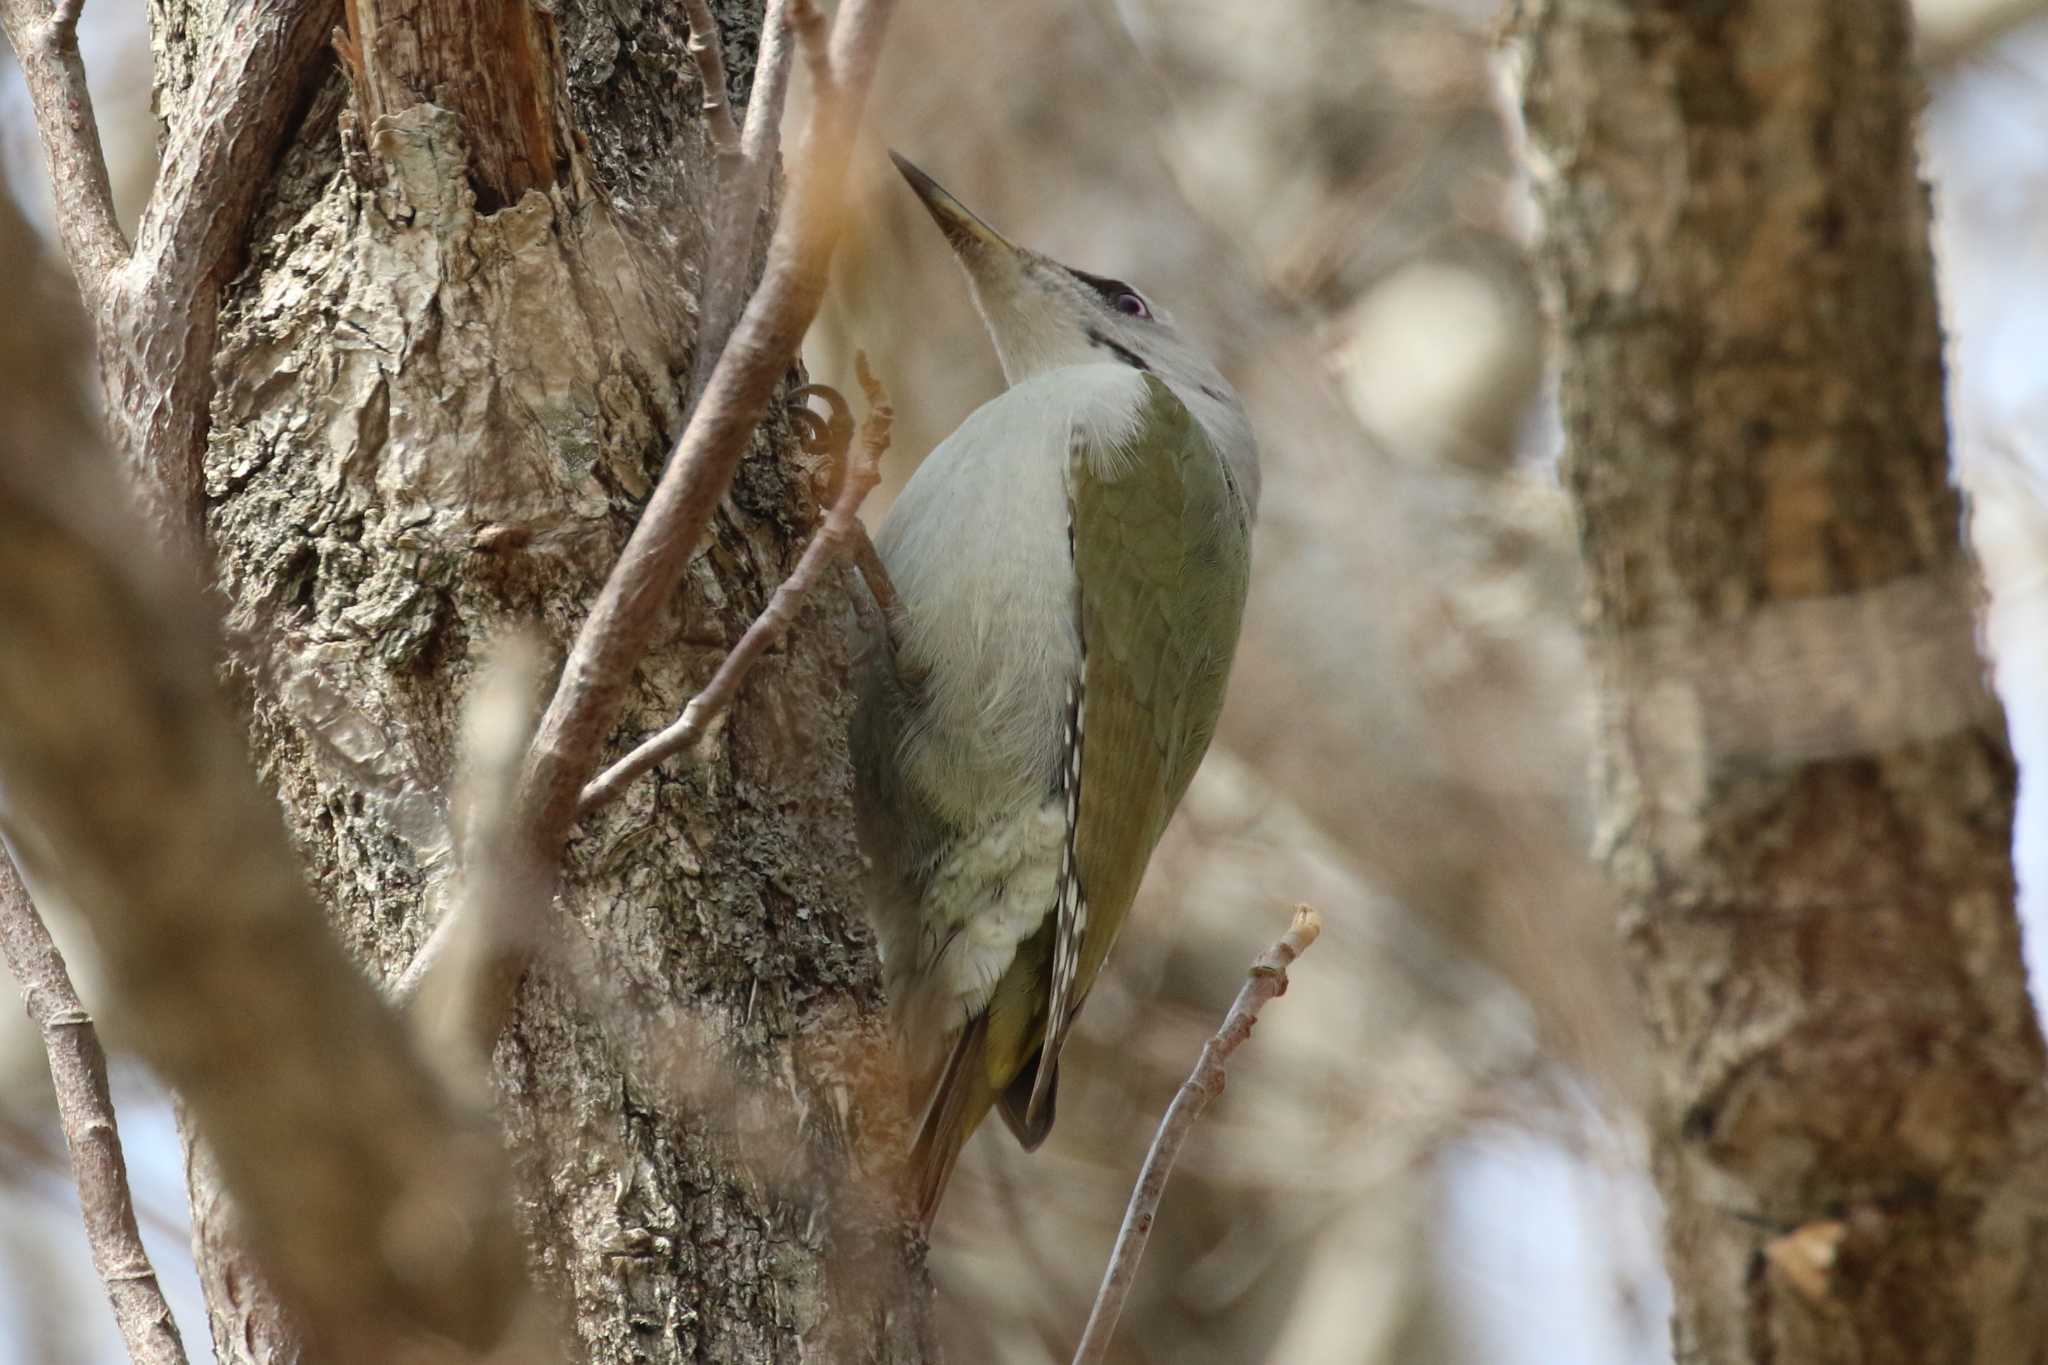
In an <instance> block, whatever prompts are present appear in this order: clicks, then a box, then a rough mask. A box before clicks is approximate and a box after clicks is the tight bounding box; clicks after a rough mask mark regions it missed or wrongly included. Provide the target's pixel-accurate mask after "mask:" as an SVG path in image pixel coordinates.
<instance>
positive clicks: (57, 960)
mask: <svg viewBox="0 0 2048 1365" xmlns="http://www.w3.org/2000/svg"><path fill="white" fill-rule="evenodd" d="M0 957H5V958H6V959H7V969H8V970H9V971H10V972H12V973H13V974H14V979H15V981H16V982H18V983H19V984H20V986H21V995H22V1000H23V1003H25V1004H26V1005H27V1006H28V1015H29V1018H30V1019H31V1020H33V1021H34V1022H35V1025H36V1028H37V1029H38V1030H39V1031H40V1032H41V1033H42V1035H43V1048H44V1050H45V1051H46V1052H47V1053H48V1054H49V1058H50V1082H51V1084H52V1086H53V1087H54V1088H55V1089H56V1092H57V1116H58V1119H59V1121H60V1122H61V1123H62V1124H63V1128H64V1145H65V1146H66V1147H67V1148H69V1149H70V1151H71V1171H72V1175H73V1176H74V1177H75V1178H76V1179H77V1181H78V1206H79V1209H80V1211H81V1212H82V1213H83V1214H84V1215H85V1240H86V1243H87V1244H88V1245H89V1246H90V1247H91V1248H92V1264H93V1269H95V1270H97V1271H98V1272H99V1277H100V1283H101V1284H102V1285H103V1286H105V1288H106V1291H107V1299H108V1301H109V1302H110V1303H111V1304H112V1305H113V1308H114V1324H115V1326H117V1327H118V1328H120V1331H121V1340H122V1341H123V1342H124V1343H125V1344H126V1345H127V1347H128V1358H129V1360H130V1361H132V1362H134V1365H185V1343H184V1342H183V1341H182V1340H180V1339H179V1337H178V1324H177V1322H176V1320H175V1319H173V1318H172V1317H171V1306H170V1305H169V1304H168V1303H166V1302H165V1301H164V1291H163V1287H162V1286H161V1285H160V1284H158V1283H157V1278H156V1268H155V1267H154V1266H152V1265H151V1264H150V1262H149V1253H148V1252H147V1251H145V1250H143V1246H142V1232H141V1230H140V1229H139V1228H138V1227H137V1226H136V1222H135V1199H134V1193H133V1191H132V1190H131V1189H130V1188H129V1185H128V1163H127V1161H126V1160H125V1159H124V1158H123V1156H122V1155H121V1132H120V1129H119V1128H118V1127H116V1126H115V1123H114V1099H113V1095H112V1094H111V1093H110V1092H109V1091H108V1089H107V1055H106V1053H105V1052H104V1051H102V1050H101V1048H100V1039H99V1032H98V1030H96V1029H94V1028H93V1024H92V1019H91V1017H90V1016H88V1015H87V1014H86V1012H85V1006H84V1004H83V1003H81V1002H80V1000H79V998H78V992H77V991H76V990H74V989H73V988H72V985H71V974H70V973H69V972H68V971H66V970H65V968H64V958H63V955H62V954H60V953H59V952H58V951H57V944H56V942H55V940H53V939H52V938H51V937H50V931H49V930H48V929H47V928H46V927H44V924H43V921H42V917H41V916H40V915H38V914H37V913H36V907H35V905H34V903H33V902H32V901H30V899H29V894H28V887H26V886H25V885H23V884H22V880H21V874H20V873H19V872H18V871H17V870H16V869H15V866H14V863H13V861H12V860H11V859H10V858H9V857H8V855H7V852H6V850H5V848H4V847H0Z"/></svg>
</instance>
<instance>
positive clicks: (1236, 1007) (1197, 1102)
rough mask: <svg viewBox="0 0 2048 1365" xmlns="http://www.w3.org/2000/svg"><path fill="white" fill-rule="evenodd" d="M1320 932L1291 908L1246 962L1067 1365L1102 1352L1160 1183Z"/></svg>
mask: <svg viewBox="0 0 2048 1365" xmlns="http://www.w3.org/2000/svg"><path fill="white" fill-rule="evenodd" d="M1322 931H1323V921H1322V917H1321V916H1319V915H1317V914H1316V912H1315V911H1314V910H1312V909H1310V908H1309V907H1308V906H1306V905H1297V906H1296V907H1295V908H1294V922H1293V923H1292V924H1291V925H1289V926H1288V929H1287V932H1286V933H1285V934H1282V935H1281V936H1280V939H1279V941H1278V942H1276V943H1275V944H1274V945H1273V946H1272V947H1270V948H1268V949H1267V950H1266V951H1265V952H1263V953H1261V954H1259V955H1258V957H1257V958H1255V959H1253V961H1252V966H1251V972H1250V973H1249V975H1247V976H1246V978H1245V983H1244V987H1243V989H1241V990H1239V991H1238V993H1237V1000H1236V1002H1235V1003H1234V1004H1232V1005H1231V1007H1230V1013H1229V1014H1227V1015H1225V1016H1224V1018H1223V1027H1221V1028H1219V1029H1217V1030H1216V1036H1215V1037H1213V1038H1211V1039H1209V1041H1207V1042H1206V1043H1204V1044H1202V1056H1201V1059H1200V1060H1199V1061H1197V1062H1196V1063H1195V1069H1194V1070H1193V1071H1192V1072H1190V1073H1189V1075H1188V1078H1187V1080H1185V1081H1183V1082H1182V1083H1181V1087H1180V1092H1179V1093H1178V1094H1176V1095H1175V1096H1174V1097H1173V1103H1172V1104H1171V1105H1169V1106H1167V1110H1166V1117H1165V1118H1164V1119H1162V1120H1161V1121H1160V1124H1159V1131H1158V1133H1156V1134H1155V1135H1154V1136H1153V1138H1152V1150H1151V1151H1149V1152H1147V1153H1146V1154H1145V1165H1144V1168H1143V1169H1142V1170H1141V1171H1140V1172H1139V1173H1138V1185H1137V1188H1136V1189H1134V1190H1132V1191H1131V1202H1130V1206H1129V1207H1128V1208H1126V1209H1125V1210H1124V1225H1123V1227H1122V1228H1121V1229H1119V1230H1118V1232H1117V1235H1116V1248H1115V1250H1113V1251H1112V1252H1111V1253H1110V1257H1109V1269H1108V1270H1107V1271H1106V1272H1104V1274H1103V1277H1102V1289H1101V1291H1100V1292H1099V1293H1097V1294H1096V1296H1095V1308H1094V1311H1093V1312H1091V1313H1089V1315H1088V1328H1087V1330H1086V1331H1085V1332H1083V1333H1082V1334H1081V1345H1080V1347H1079V1348H1078V1349H1077V1350H1075V1352H1074V1365H1091V1362H1094V1361H1099V1360H1101V1359H1102V1357H1103V1353H1104V1352H1105V1351H1107V1350H1108V1349H1109V1338H1110V1334H1111V1333H1112V1332H1114V1331H1116V1320H1117V1318H1118V1317H1119V1316H1120V1315H1121V1314H1122V1313H1123V1310H1124V1300H1125V1299H1126V1298H1128V1297H1129V1296H1130V1292H1131V1284H1132V1282H1133V1281H1134V1280H1136V1278H1137V1275H1138V1259H1139V1258H1140V1257H1141V1256H1143V1255H1144V1254H1145V1242H1146V1239H1147V1238H1149V1237H1150V1236H1151V1235H1152V1223H1153V1220H1154V1219H1155V1218H1157V1217H1158V1215H1159V1200H1160V1196H1162V1195H1163V1194H1165V1193H1166V1177H1167V1176H1168V1175H1170V1174H1171V1173H1172V1171H1173V1163H1174V1159H1175V1158H1177V1157H1178V1156H1179V1155H1180V1149H1181V1148H1182V1147H1183V1146H1184V1145H1186V1143H1187V1140H1188V1134H1189V1133H1191V1132H1193V1131H1194V1127H1195V1120H1196V1119H1198V1118H1200V1117H1201V1115H1202V1111H1203V1110H1204V1109H1206V1108H1207V1107H1208V1106H1209V1102H1210V1101H1211V1100H1213V1099H1215V1098H1216V1097H1217V1096H1218V1095H1220V1094H1222V1093H1223V1068H1224V1064H1225V1063H1226V1062H1228V1061H1229V1060H1230V1054H1231V1053H1233V1052H1235V1051H1237V1050H1238V1048H1240V1047H1242V1046H1243V1045H1244V1042H1245V1040H1246V1039H1247V1038H1250V1037H1251V1036H1252V1025H1253V1024H1255V1023H1257V1022H1258V1018H1259V1011H1260V1010H1262V1009H1264V1008H1265V1006H1266V1002H1267V1001H1268V1000H1271V999H1273V998H1274V997H1275V996H1278V995H1283V994H1285V993H1286V991H1287V969H1288V967H1289V966H1291V965H1292V964H1293V962H1294V960H1295V959H1296V958H1298V957H1300V956H1301V955H1302V954H1303V953H1304V952H1306V951H1308V947H1309V945H1310V944H1312V943H1314V942H1315V941H1316V936H1317V935H1318V934H1320V933H1322Z"/></svg>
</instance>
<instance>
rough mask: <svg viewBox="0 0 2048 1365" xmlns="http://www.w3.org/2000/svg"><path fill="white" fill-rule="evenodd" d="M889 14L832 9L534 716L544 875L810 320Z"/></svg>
mask: <svg viewBox="0 0 2048 1365" xmlns="http://www.w3.org/2000/svg"><path fill="white" fill-rule="evenodd" d="M799 8H801V7H799ZM892 8H893V0H848V3H847V4H846V5H845V7H844V8H843V9H841V10H840V13H839V20H838V23H837V25H836V26H835V28H834V29H833V33H832V47H831V53H830V58H829V60H830V63H831V67H832V69H833V72H834V73H835V80H834V82H833V84H832V86H831V88H830V89H829V90H826V91H823V92H821V94H820V98H819V99H818V101H817V102H816V104H815V105H814V106H813V107H812V110H811V117H810V119H809V123H808V127H807V130H806V134H805V138H804V143H803V148H802V150H801V152H800V153H799V155H798V159H797V161H798V164H797V169H796V173H795V175H794V177H793V179H792V183H791V188H790V194H789V201H788V206H787V210H786V212H785V214H784V216H783V219H782V221H781V222H780V223H779V224H778V225H777V227H776V232H775V237H774V240H773V242H772V243H771V244H770V247H769V253H768V268H767V271H766V273H765V275H764V277H763V279H762V282H761V287H760V288H759V289H758V290H757V291H755V294H754V297H753V298H752V299H751V300H750V301H749V303H748V305H747V308H746V311H745V313H744V314H743V315H742V316H741V318H740V321H739V325H738V327H737V328H736V329H735V331H734V334H733V338H732V341H731V342H730V343H729V344H728V345H727V347H726V349H725V351H724V353H723V354H722V355H720V356H719V358H718V365H717V368H716V369H715V370H714V371H713V372H712V376H711V381H710V383H709V385H708V386H707V387H706V390H705V394H704V398H703V400H702V402H700V403H699V404H698V407H697V410H696V411H695V412H694V413H693V414H692V415H691V418H690V422H689V425H688V427H687V428H686V429H685V430H684V432H683V436H682V439H681V440H680V441H679V442H678V443H677V446H676V449H675V452H674V454H673V455H672V456H671V457H670V459H669V462H668V467H667V469H666V470H664V471H663V473H662V477H661V481H660V482H659V483H658V484H657V485H656V487H655V490H654V495H653V497H652V498H650V499H649V501H648V505H647V510H646V512H645V513H644V514H643V515H642V517H641V519H640V523H639V525H638V526H636V527H635V528H634V530H633V535H632V537H631V538H630V539H629V540H628V541H627V543H626V548H625V550H624V551H623V553H622V554H621V555H620V557H619V563H618V565H617V567H615V568H614V569H613V571H612V574H611V577H610V579H609V580H608V581H607V582H606V583H605V586H604V588H603V589H602V591H601V592H600V593H599V595H598V599H597V602H596V604H595V606H593V608H592V609H591V613H590V616H589V618H588V619H587V620H586V621H585V622H584V624H583V629H582V631H581V632H580V633H579V634H578V636H577V640H576V644H575V646H574V648H573V649H572V651H571V653H570V656H569V659H568V662H567V664H566V665H565V666H564V668H563V671H562V679H561V683H560V685H559V687H558V688H557V690H556V693H555V696H554V699H553V701H552V702H551V703H550V704H549V706H548V709H547V712H546V714H545V715H544V716H543V717H542V718H541V724H540V730H539V733H538V735H537V736H536V738H535V740H534V746H533V752H532V754H531V755H530V757H529V759H528V763H527V768H526V775H525V781H524V783H523V787H522V790H523V798H524V799H523V800H522V806H523V809H524V810H525V812H526V815H527V819H528V822H529V823H528V829H527V834H528V840H529V843H530V846H531V848H532V851H533V855H534V857H535V860H536V863H537V864H538V865H540V866H544V867H553V866H555V865H556V864H557V863H558V862H559V860H560V855H561V851H562V848H563V846H564V845H565V844H566V842H567V840H568V835H569V828H570V826H571V824H572V823H573V822H574V821H575V818H576V812H577V808H578V806H579V805H580V804H581V797H582V792H583V787H584V784H585V783H586V782H587V781H588V779H589V777H590V775H591V773H592V772H593V771H594V769H595V768H596V765H597V758H598V755H599V753H600V751H601V750H602V748H603V746H604V743H605V741H606V739H607V738H609V737H610V735H611V732H612V728H613V727H614V726H615V725H616V724H617V723H618V718H619V712H620V710H621V709H622V707H623V705H624V702H625V697H626V691H627V688H628V687H629V686H630V684H631V680H632V675H633V671H634V669H635V668H636V667H637V666H638V664H639V661H640V658H641V656H642V655H643V654H644V653H645V652H646V649H647V643H648V641H649V639H650V638H651V637H652V635H653V632H654V628H655V626H656V624H657V622H658V621H659V619H660V613H661V611H662V609H663V607H664V605H665V604H666V603H667V602H668V600H669V598H670V596H671V595H672V594H673V592H674V591H675V584H676V581H677V580H678V579H679V578H680V577H681V576H682V571H683V567H684V565H685V564H686V563H687V562H688V560H689V557H690V555H691V553H692V552H693V550H694V549H695V547H696V545H697V542H698V541H699V539H700V538H701V537H702V536H703V533H704V527H705V524H706V523H707V522H708V521H709V520H710V518H711V514H712V511H713V509H715V508H716V507H717V506H718V503H719V501H720V499H722V498H723V497H724V496H725V492H726V490H727V488H729V487H730V486H731V484H732V476H733V472H734V471H735V470H736V469H737V468H738V466H739V461H740V457H741V456H742V455H743V454H745V452H746V449H747V446H748V443H749V442H750V441H751V439H752V437H753V433H754V428H755V427H756V426H757V425H758V424H759V422H760V420H761V416H762V414H763V413H764V412H765V411H766V410H767V406H768V402H769V399H770V398H771V397H772V396H773V395H774V392H775V389H776V386H777V385H778V384H779V383H780V382H781V379H782V376H783V375H784V374H785V373H786V372H787V371H788V368H789V365H790V362H791V361H792V359H793V358H794V357H795V355H796V350H797V347H798V346H799V345H800V344H801V343H802V341H803V336H804V333H805V332H806V331H807V330H808V329H809V327H810V324H811V319H812V318H813V317H815V316H816V315H817V311H818V305H819V303H820V301H821V300H822V299H823V297H824V292H825V279H826V270H827V267H828V266H829V265H830V262H831V256H832V249H833V247H834V245H835V244H836V243H837V241H838V237H839V229H840V224H841V219H842V216H843V214H842V201H843V199H844V188H845V180H846V166H847V163H848V161H849V160H850V153H851V150H852V145H853V134H854V131H855V128H856V127H857V125H858V123H859V120H860V117H861V111H862V109H863V107H864V106H865V104H866V102H867V92H868V89H869V86H870V85H871V84H872V83H873V80H874V71H875V63H876V59H877V57H878V56H879V51H880V44H881V38H882V33H883V30H884V28H885V27H886V26H887V23H888V18H889V14H890V12H891V10H892Z"/></svg>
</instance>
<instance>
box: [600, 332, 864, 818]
mask: <svg viewBox="0 0 2048 1365" xmlns="http://www.w3.org/2000/svg"><path fill="white" fill-rule="evenodd" d="M854 363H855V368H856V370H857V372H858V374H859V376H860V385H861V388H862V389H863V390H864V391H865V392H866V394H867V400H868V419H867V422H866V424H865V425H864V427H863V428H862V431H861V439H860V450H859V453H858V454H855V453H854V451H853V449H852V448H851V446H850V444H849V446H848V447H847V448H846V449H845V450H844V453H843V456H842V462H843V467H842V469H841V470H840V472H839V474H838V476H837V479H836V482H837V483H838V485H839V495H838V497H837V498H836V499H835V500H834V501H833V504H832V510H831V511H829V512H828V513H826V515H825V520H824V524H823V525H821V526H820V527H819V528H818V531H817V533H816V534H815V535H813V536H812V537H811V543H810V544H809V545H807V546H805V547H804V552H803V557H802V558H801V559H799V560H798V561H797V566H796V570H795V571H794V572H793V573H791V574H790V576H789V577H788V578H786V579H784V580H783V581H782V582H781V584H779V585H778V586H777V587H776V589H775V595H774V597H773V598H771V599H770V600H769V603H768V607H767V610H765V611H763V612H762V613H761V614H760V616H758V617H756V618H755V620H754V623H753V624H752V625H750V626H748V627H747V631H746V634H744V635H742V636H741V637H740V642H739V643H738V644H737V645H735V646H733V649H732V652H731V653H730V654H727V655H726V656H725V659H724V660H723V661H722V662H721V663H720V664H719V666H718V671H717V672H716V673H714V674H713V675H712V677H711V681H710V682H709V683H708V684H706V685H705V688H704V690H703V691H701V692H699V693H698V694H697V695H696V696H694V697H692V698H690V701H689V704H688V705H686V706H684V707H683V713H682V715H681V716H679V717H677V718H676V720H675V722H674V723H673V724H671V725H670V726H668V728H666V729H664V730H662V731H661V732H659V733H658V734H656V735H654V736H652V737H651V738H649V739H647V740H645V741H643V742H642V743H641V744H640V745H639V747H638V748H636V749H634V750H633V752H631V753H629V754H627V755H626V756H625V757H624V758H622V759H620V760H619V761H618V762H617V763H614V764H613V765H612V766H611V767H610V768H607V769H606V770H605V771H604V773H603V774H602V775H600V776H599V777H597V778H596V779H595V780H594V781H592V782H591V783H590V785H589V786H587V787H585V788H584V789H583V797H582V800H581V802H580V803H579V805H578V807H577V814H578V815H579V816H582V815H588V814H590V812H591V811H593V810H596V809H597V808H598V807H599V806H601V805H603V804H604V803H605V802H607V801H610V800H611V799H613V798H614V797H616V796H617V795H618V794H619V793H620V792H622V791H624V790H625V789H626V785H627V784H628V783H630V782H631V781H632V780H633V779H634V778H636V777H638V776H640V774H642V773H644V772H647V771H648V770H649V769H651V768H653V767H654V766H655V765H656V764H658V763H660V762H661V761H662V760H664V759H666V758H668V757H669V756H670V755H671V754H677V753H681V752H682V751H683V750H685V749H689V748H691V747H693V746H694V745H695V744H696V743H697V741H698V740H700V739H702V738H703V737H704V733H705V731H707V730H709V729H710V728H711V723H712V722H713V721H715V720H717V719H718V718H719V717H720V716H722V715H724V714H725V712H726V709H727V708H728V707H730V706H731V705H732V701H733V698H734V697H735V696H737V695H738V693H739V690H740V686H741V684H743V683H744V682H746V680H747V674H748V673H750V672H752V671H753V667H754V664H755V663H756V662H757V661H758V660H759V659H760V657H761V656H762V655H763V654H765V653H767V652H768V651H769V650H770V649H772V648H774V647H775V645H777V644H778V643H780V642H781V640H782V637H783V636H784V635H786V634H788V633H789V628H790V626H791V625H793V624H794V623H795V621H796V613H797V609H798V608H799V607H801V606H802V605H803V601H804V598H805V597H807V596H808V595H809V594H810V591H811V589H812V588H814V587H815V586H816V585H817V583H818V580H819V579H820V578H822V577H824V574H825V570H826V568H827V567H829V566H830V565H832V564H835V563H837V562H838V561H840V560H842V559H844V558H846V556H847V554H848V553H849V551H851V550H852V549H853V546H854V540H855V536H856V534H857V533H858V531H859V529H860V521H859V516H860V505H861V503H863V502H865V501H866V500H867V496H868V494H869V493H871V492H873V491H874V487H875V485H876V484H877V483H879V482H880V481H881V462H882V456H883V454H884V453H885V452H887V450H888V449H889V431H890V427H891V426H892V424H893V423H894V421H895V415H896V414H895V410H894V409H893V408H891V407H890V406H889V395H888V393H887V392H886V391H884V390H883V388H882V384H881V381H880V380H878V379H876V378H875V377H874V375H873V374H872V373H870V372H869V370H868V359H867V356H866V355H865V354H860V355H857V356H856V357H855V362H854Z"/></svg>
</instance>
